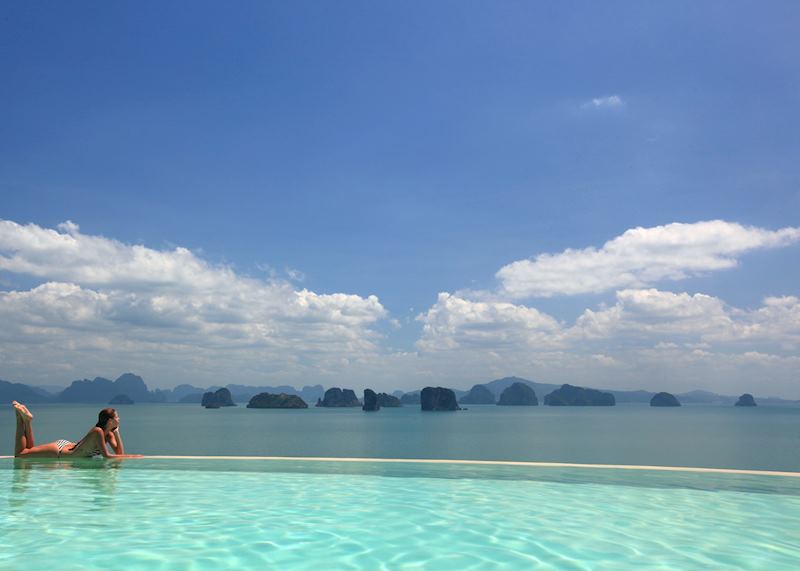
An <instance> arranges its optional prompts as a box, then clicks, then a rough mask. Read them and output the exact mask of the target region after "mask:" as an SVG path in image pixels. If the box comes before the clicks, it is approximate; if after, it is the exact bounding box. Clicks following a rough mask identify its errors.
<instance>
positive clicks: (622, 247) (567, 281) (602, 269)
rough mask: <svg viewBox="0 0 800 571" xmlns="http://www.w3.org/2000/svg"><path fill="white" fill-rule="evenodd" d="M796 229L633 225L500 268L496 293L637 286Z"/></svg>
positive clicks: (718, 265) (721, 260)
mask: <svg viewBox="0 0 800 571" xmlns="http://www.w3.org/2000/svg"><path fill="white" fill-rule="evenodd" d="M798 240H800V228H792V227H790V228H783V229H780V230H775V231H772V230H766V229H763V228H756V227H753V226H743V225H741V224H737V223H734V222H725V221H722V220H711V221H706V222H697V223H694V224H681V223H673V224H667V225H665V226H655V227H652V228H633V229H630V230H627V231H625V233H623V234H622V235H621V236H617V237H616V238H614V239H612V240H610V241H608V242H606V243H605V244H603V246H602V247H600V248H593V247H588V248H584V249H581V250H573V249H567V250H565V251H563V252H561V253H559V254H540V255H539V256H537V257H536V258H534V259H533V260H520V261H516V262H513V263H511V264H508V265H506V266H504V267H502V268H501V269H500V270H499V271H498V272H497V274H496V277H497V278H498V279H499V280H500V282H501V283H500V294H501V295H505V296H507V297H510V298H512V299H522V298H529V297H551V296H554V295H576V294H585V293H598V292H604V291H608V290H610V289H614V288H641V287H647V286H650V285H652V284H654V283H656V282H659V281H662V280H681V279H685V278H688V277H692V276H698V275H702V274H705V273H708V272H711V271H717V270H723V269H728V268H732V267H735V266H736V265H737V263H738V259H737V257H738V256H740V255H742V254H744V253H746V252H748V251H751V250H756V249H763V248H777V247H781V246H787V245H789V244H792V243H795V242H797V241H798Z"/></svg>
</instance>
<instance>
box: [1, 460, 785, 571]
mask: <svg viewBox="0 0 800 571" xmlns="http://www.w3.org/2000/svg"><path fill="white" fill-rule="evenodd" d="M0 490H2V492H0V569H26V570H38V569H59V570H68V569H76V570H78V569H80V570H84V569H123V568H124V569H148V570H149V569H186V570H194V569H197V570H200V569H213V570H218V569H233V568H237V569H262V568H271V569H314V570H315V571H316V570H319V569H356V570H357V569H370V570H374V569H459V570H460V569H494V568H499V566H500V565H502V566H503V567H502V568H503V569H531V568H537V569H592V570H597V569H614V570H625V569H642V568H647V569H665V570H667V569H669V570H674V569H709V568H714V569H720V568H728V569H733V568H736V569H770V570H776V569H791V570H792V571H794V570H795V569H797V568H798V562H799V561H800V478H796V477H790V476H758V475H746V474H722V473H692V472H666V473H662V472H657V471H649V470H635V471H633V470H615V469H590V468H571V467H535V466H497V465H474V464H448V463H443V464H425V463H415V462H408V463H406V462H403V463H378V462H339V461H330V462H311V461H302V460H193V459H144V460H135V461H131V460H129V461H125V462H124V463H114V462H108V461H103V460H87V461H83V462H75V461H74V462H58V461H14V460H12V459H0Z"/></svg>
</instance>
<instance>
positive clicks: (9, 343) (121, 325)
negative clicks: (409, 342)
mask: <svg viewBox="0 0 800 571" xmlns="http://www.w3.org/2000/svg"><path fill="white" fill-rule="evenodd" d="M0 270H5V271H7V272H13V273H18V274H25V275H28V276H34V277H37V278H41V279H43V280H46V281H44V283H41V284H40V285H38V286H36V287H34V288H32V289H30V290H27V291H5V292H0V321H2V322H3V324H4V326H3V328H0V339H2V341H3V343H2V346H0V353H2V357H3V359H4V361H5V362H6V363H10V362H20V363H22V362H23V361H24V358H23V357H24V355H28V359H29V360H28V365H29V366H30V365H31V364H32V363H35V362H36V356H35V355H36V354H37V353H39V354H47V355H48V358H51V359H54V360H60V361H61V363H62V364H63V363H73V364H75V363H78V362H84V363H85V362H86V361H87V359H94V360H95V361H96V360H98V359H100V361H101V362H108V363H116V364H115V365H113V368H112V369H111V370H118V369H119V368H120V367H121V366H122V364H123V363H126V362H133V363H134V367H132V368H136V369H137V370H142V367H143V366H144V367H146V366H148V365H149V364H151V363H153V362H154V361H159V360H160V361H161V362H162V364H165V363H166V362H167V361H175V360H176V359H178V360H180V362H181V363H182V366H180V367H181V368H180V369H178V370H179V371H187V372H188V371H189V370H190V369H194V373H201V374H203V375H204V376H206V377H209V376H213V375H215V374H219V372H220V371H225V370H227V371H228V374H230V373H231V372H232V371H236V374H237V375H242V374H244V375H252V377H251V378H259V377H261V378H263V375H264V372H265V371H273V372H274V371H283V372H284V373H285V374H286V375H287V376H291V375H295V376H298V375H299V376H302V375H303V374H304V373H305V372H307V371H317V372H319V371H321V370H329V369H330V368H331V367H334V368H335V366H336V363H341V359H342V358H343V357H344V358H349V359H352V360H354V361H355V360H358V359H359V358H362V357H363V356H365V355H369V354H371V353H374V352H376V351H378V350H379V336H378V334H377V333H376V332H375V331H374V329H373V326H374V325H375V324H376V322H378V321H380V320H382V319H384V318H385V317H386V316H387V312H386V310H385V309H384V307H383V306H382V305H381V303H380V301H379V300H378V298H377V297H375V296H369V297H361V296H358V295H351V294H345V293H333V294H319V293H315V292H313V291H309V290H307V289H301V290H296V289H294V288H293V287H292V285H291V284H290V283H289V282H286V281H281V280H276V279H271V280H268V281H263V280H257V279H253V278H249V277H246V276H242V275H239V274H237V273H236V272H235V271H234V270H233V269H232V268H230V267H227V266H221V265H213V264H210V263H208V262H206V261H205V260H203V259H202V258H200V257H199V256H197V255H195V254H194V253H192V252H191V251H189V250H188V249H186V248H175V249H172V250H166V251H162V250H155V249H151V248H147V247H145V246H141V245H130V244H124V243H121V242H119V241H116V240H112V239H109V238H105V237H102V236H90V235H86V234H82V233H81V231H80V229H79V227H78V226H77V225H76V224H73V223H71V222H67V223H64V224H61V225H59V227H58V230H53V229H48V228H42V227H39V226H37V225H35V224H28V225H20V224H17V223H15V222H11V221H0ZM45 349H46V351H45ZM81 349H85V350H86V351H80V350H81ZM89 350H91V355H89ZM75 351H78V352H75ZM103 355H105V358H104V360H103ZM140 360H144V363H141V362H140ZM137 362H138V363H139V365H138V367H136V366H135V364H136V363H137ZM176 365H177V364H176V363H174V362H173V363H172V364H171V365H170V366H169V367H168V366H166V365H165V366H164V367H163V369H162V370H167V369H171V370H172V371H175V368H174V367H175V366H176ZM211 371H214V373H213V374H212V373H211ZM242 371H246V372H245V373H243V372H242ZM238 379H239V380H240V381H241V380H245V379H243V378H242V377H241V376H239V377H238ZM233 380H234V379H231V381H233Z"/></svg>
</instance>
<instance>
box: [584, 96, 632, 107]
mask: <svg viewBox="0 0 800 571" xmlns="http://www.w3.org/2000/svg"><path fill="white" fill-rule="evenodd" d="M624 106H625V102H624V101H623V100H622V98H621V97H620V96H619V95H607V96H606V97H595V98H593V99H591V100H590V101H587V102H585V103H583V104H582V105H581V108H582V109H619V108H621V107H624Z"/></svg>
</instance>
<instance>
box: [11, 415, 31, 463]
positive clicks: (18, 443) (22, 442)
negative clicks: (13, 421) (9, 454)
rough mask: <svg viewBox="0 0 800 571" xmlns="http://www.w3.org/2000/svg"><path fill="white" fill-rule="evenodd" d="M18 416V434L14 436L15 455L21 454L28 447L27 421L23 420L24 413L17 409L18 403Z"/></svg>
mask: <svg viewBox="0 0 800 571" xmlns="http://www.w3.org/2000/svg"><path fill="white" fill-rule="evenodd" d="M14 409H15V412H16V415H15V416H16V417H17V434H16V436H15V437H14V456H19V454H20V452H22V451H23V450H25V449H26V448H27V447H28V439H27V435H26V430H25V423H24V422H23V421H22V415H21V414H20V412H19V409H17V407H16V405H15V406H14Z"/></svg>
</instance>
